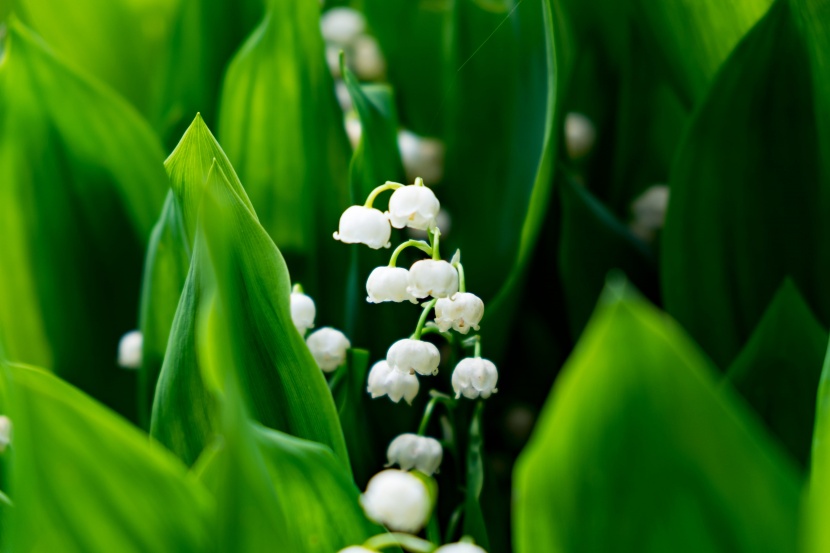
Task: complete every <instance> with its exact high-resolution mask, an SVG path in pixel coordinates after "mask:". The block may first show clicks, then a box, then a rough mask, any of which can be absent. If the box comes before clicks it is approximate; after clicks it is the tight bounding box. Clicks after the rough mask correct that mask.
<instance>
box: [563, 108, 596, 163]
mask: <svg viewBox="0 0 830 553" xmlns="http://www.w3.org/2000/svg"><path fill="white" fill-rule="evenodd" d="M596 139H597V131H596V130H595V129H594V124H593V123H591V120H590V119H588V118H587V117H585V116H584V115H582V114H581V113H576V112H571V113H568V114H567V115H566V116H565V149H566V150H567V151H568V157H570V158H571V159H573V160H580V159H582V158H584V157H585V156H587V155H588V154H589V153H590V152H591V150H592V149H593V148H594V142H596Z"/></svg>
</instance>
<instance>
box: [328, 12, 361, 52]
mask: <svg viewBox="0 0 830 553" xmlns="http://www.w3.org/2000/svg"><path fill="white" fill-rule="evenodd" d="M320 31H321V33H322V35H323V40H324V41H326V42H328V43H333V44H336V45H338V46H343V47H345V46H349V45H351V44H352V42H354V41H355V40H356V39H357V38H358V37H359V36H360V35H362V34H364V33H365V32H366V18H365V17H363V14H362V13H360V12H359V11H357V10H354V9H352V8H343V7H340V8H332V9H330V10H327V11H325V12H323V15H322V16H321V17H320Z"/></svg>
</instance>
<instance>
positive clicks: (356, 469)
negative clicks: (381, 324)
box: [329, 349, 377, 484]
mask: <svg viewBox="0 0 830 553" xmlns="http://www.w3.org/2000/svg"><path fill="white" fill-rule="evenodd" d="M368 374H369V352H368V351H366V350H362V349H352V350H349V356H348V358H347V360H346V364H345V365H343V366H342V367H340V368H339V369H338V370H337V372H335V373H334V374H333V375H332V379H331V381H330V382H329V386H330V388H331V395H332V397H333V398H334V405H335V406H336V407H337V415H338V416H339V417H340V426H341V427H342V428H343V434H344V436H345V438H346V446H347V448H348V450H349V460H350V461H351V465H352V473H353V474H354V480H355V481H356V482H358V483H361V484H363V483H365V482H368V481H369V478H371V477H372V475H373V474H374V472H375V471H376V468H377V466H376V463H375V462H374V457H373V453H374V445H375V444H374V441H375V440H374V439H373V436H372V433H371V432H370V430H371V428H372V425H371V424H370V421H369V416H368V411H367V405H366V404H367V402H369V401H371V400H370V399H369V394H367V393H366V381H367V378H368Z"/></svg>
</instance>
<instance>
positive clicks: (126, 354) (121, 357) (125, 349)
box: [118, 330, 144, 369]
mask: <svg viewBox="0 0 830 553" xmlns="http://www.w3.org/2000/svg"><path fill="white" fill-rule="evenodd" d="M143 347H144V337H143V336H142V334H141V331H140V330H131V331H130V332H128V333H126V334H125V335H124V336H122V337H121V340H120V341H119V342H118V365H119V366H121V367H123V368H125V369H140V368H141V360H142V348H143Z"/></svg>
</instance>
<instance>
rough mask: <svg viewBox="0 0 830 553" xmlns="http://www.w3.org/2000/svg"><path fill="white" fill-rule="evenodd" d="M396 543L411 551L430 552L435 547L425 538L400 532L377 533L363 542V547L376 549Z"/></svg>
mask: <svg viewBox="0 0 830 553" xmlns="http://www.w3.org/2000/svg"><path fill="white" fill-rule="evenodd" d="M396 545H397V546H399V547H403V548H404V549H405V550H407V551H410V552H412V553H432V552H433V551H435V549H436V546H435V545H434V544H433V543H431V542H428V541H427V540H423V539H421V538H418V537H415V536H413V535H411V534H403V533H401V532H387V533H386V534H378V535H377V536H372V537H371V538H369V539H368V540H366V541H365V542H363V547H365V548H367V549H376V550H380V549H385V548H387V547H394V546H396Z"/></svg>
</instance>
